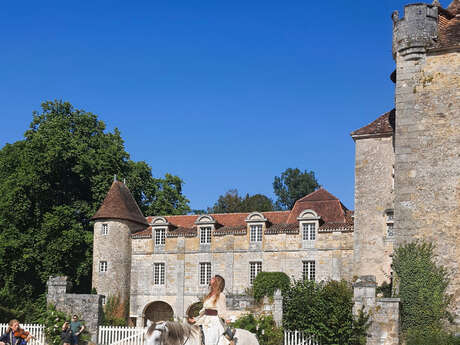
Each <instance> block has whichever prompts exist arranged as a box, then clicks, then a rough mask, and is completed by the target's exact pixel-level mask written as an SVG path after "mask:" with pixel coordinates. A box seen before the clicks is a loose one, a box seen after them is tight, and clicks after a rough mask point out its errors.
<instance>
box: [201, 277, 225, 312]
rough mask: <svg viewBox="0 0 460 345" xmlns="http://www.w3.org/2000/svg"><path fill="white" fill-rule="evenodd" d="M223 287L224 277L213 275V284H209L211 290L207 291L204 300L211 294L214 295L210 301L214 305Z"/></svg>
mask: <svg viewBox="0 0 460 345" xmlns="http://www.w3.org/2000/svg"><path fill="white" fill-rule="evenodd" d="M224 288H225V279H224V278H223V277H222V276H220V275H218V274H216V275H215V276H214V284H211V289H210V290H211V291H209V293H208V295H207V296H206V297H205V299H204V300H205V301H206V300H207V299H208V298H211V297H212V296H214V301H213V302H212V303H213V304H214V305H215V304H216V301H217V299H218V298H219V296H220V294H221V292H223V291H224Z"/></svg>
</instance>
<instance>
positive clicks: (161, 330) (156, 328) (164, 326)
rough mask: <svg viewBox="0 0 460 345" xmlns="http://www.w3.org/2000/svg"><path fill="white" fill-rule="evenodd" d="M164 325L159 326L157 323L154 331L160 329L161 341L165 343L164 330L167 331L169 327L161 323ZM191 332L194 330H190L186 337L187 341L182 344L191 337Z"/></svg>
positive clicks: (183, 344)
mask: <svg viewBox="0 0 460 345" xmlns="http://www.w3.org/2000/svg"><path fill="white" fill-rule="evenodd" d="M161 325H162V326H163V327H161V328H158V325H155V328H154V329H153V331H158V332H160V333H161V341H160V344H163V339H164V336H163V335H164V333H163V332H166V331H168V328H167V327H166V325H165V324H164V323H162V324H161ZM190 334H192V332H190V333H189V334H188V336H187V338H186V339H185V341H184V342H183V343H182V344H181V345H185V343H186V342H187V341H188V340H189V339H190Z"/></svg>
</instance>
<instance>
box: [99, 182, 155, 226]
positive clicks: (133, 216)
mask: <svg viewBox="0 0 460 345" xmlns="http://www.w3.org/2000/svg"><path fill="white" fill-rule="evenodd" d="M107 218H112V219H123V220H130V221H132V222H135V223H138V224H141V225H146V226H148V223H147V221H146V220H145V217H144V216H143V215H142V212H141V210H140V209H139V206H138V205H137V203H136V201H135V200H134V198H133V196H132V195H131V192H130V191H129V189H128V187H126V186H125V185H124V184H123V183H122V182H120V181H114V182H113V183H112V186H111V187H110V189H109V192H108V193H107V196H106V197H105V199H104V202H103V203H102V205H101V207H100V208H99V210H97V212H96V214H95V215H94V216H93V217H92V218H91V219H92V220H96V219H107Z"/></svg>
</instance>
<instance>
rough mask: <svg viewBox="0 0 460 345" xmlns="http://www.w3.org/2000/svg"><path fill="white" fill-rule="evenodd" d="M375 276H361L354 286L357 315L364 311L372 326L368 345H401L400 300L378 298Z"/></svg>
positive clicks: (355, 311) (354, 309)
mask: <svg viewBox="0 0 460 345" xmlns="http://www.w3.org/2000/svg"><path fill="white" fill-rule="evenodd" d="M376 286H377V284H376V281H375V276H372V275H367V276H361V277H359V278H358V280H357V281H356V282H355V283H354V285H353V290H354V306H353V312H354V314H355V315H356V314H357V313H358V311H359V310H361V309H364V311H365V312H367V313H369V314H370V321H371V326H370V328H369V330H368V339H367V344H366V345H399V302H400V301H399V298H376V297H375V290H376Z"/></svg>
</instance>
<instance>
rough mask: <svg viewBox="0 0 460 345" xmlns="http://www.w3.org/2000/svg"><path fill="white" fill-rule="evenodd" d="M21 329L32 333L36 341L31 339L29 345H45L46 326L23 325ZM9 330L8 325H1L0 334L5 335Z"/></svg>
mask: <svg viewBox="0 0 460 345" xmlns="http://www.w3.org/2000/svg"><path fill="white" fill-rule="evenodd" d="M21 328H23V329H24V330H26V331H28V332H30V334H32V335H33V336H34V337H35V339H30V340H29V342H28V343H27V344H28V345H45V326H43V325H37V324H24V325H23V324H21ZM7 329H8V324H7V323H0V334H4V333H5V332H6V330H7Z"/></svg>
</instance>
